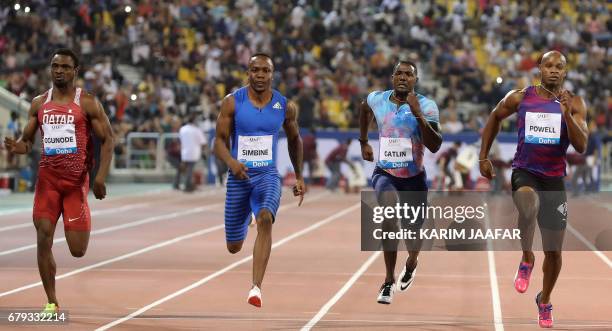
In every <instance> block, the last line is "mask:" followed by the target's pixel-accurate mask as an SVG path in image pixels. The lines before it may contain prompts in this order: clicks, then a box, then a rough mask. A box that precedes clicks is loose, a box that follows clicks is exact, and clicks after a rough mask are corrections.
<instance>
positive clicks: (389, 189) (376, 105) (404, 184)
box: [359, 61, 442, 304]
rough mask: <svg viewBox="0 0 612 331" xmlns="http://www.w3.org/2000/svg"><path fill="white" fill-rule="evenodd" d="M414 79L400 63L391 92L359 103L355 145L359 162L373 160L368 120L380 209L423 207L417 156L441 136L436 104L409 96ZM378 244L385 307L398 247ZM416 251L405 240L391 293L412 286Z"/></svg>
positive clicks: (411, 226) (414, 243) (391, 225)
mask: <svg viewBox="0 0 612 331" xmlns="http://www.w3.org/2000/svg"><path fill="white" fill-rule="evenodd" d="M417 81H418V76H417V67H416V65H415V64H414V63H413V62H410V61H400V62H399V63H397V65H396V66H395V68H394V70H393V75H392V76H391V82H392V85H393V90H388V91H374V92H372V93H370V94H369V95H368V98H367V100H364V101H363V102H362V103H361V109H360V114H359V128H360V138H359V142H360V143H361V155H362V157H363V159H364V160H367V161H374V153H373V151H372V147H371V146H370V144H369V143H368V127H369V125H370V122H371V121H372V117H375V118H376V123H377V124H378V135H379V143H380V144H379V145H380V148H379V153H378V155H379V156H378V162H377V163H376V168H375V169H374V174H373V175H372V186H374V190H375V191H376V197H377V199H378V203H379V205H381V206H395V205H396V204H397V203H402V204H408V205H410V206H420V205H425V206H426V205H427V182H426V174H425V168H424V166H423V154H424V152H425V147H426V148H427V149H429V150H430V151H431V152H432V153H435V152H436V151H438V149H440V145H441V144H442V135H441V134H440V120H439V111H438V106H437V105H436V103H435V102H434V101H433V100H431V99H429V98H427V97H425V96H423V95H421V94H418V93H415V92H414V86H415V85H416V83H417ZM408 192H410V193H408ZM424 221H425V220H424V219H422V218H419V219H418V220H414V222H413V223H404V222H402V228H407V229H408V230H410V231H415V232H418V231H419V229H420V228H421V226H422V225H423V223H424ZM396 223H397V222H396V220H395V219H393V220H387V221H385V222H383V223H382V227H383V231H392V232H393V231H396V230H397V224H396ZM382 244H383V250H384V257H385V267H386V271H387V272H386V277H385V282H384V283H383V285H382V286H381V287H380V291H379V293H378V299H377V301H378V303H381V304H390V303H391V301H392V299H393V293H394V291H395V287H396V286H395V262H396V260H397V247H398V244H399V243H398V242H397V241H393V240H383V243H382ZM420 248H421V241H420V240H411V241H407V242H406V249H407V250H408V251H409V254H410V255H409V257H408V259H407V260H406V263H405V264H404V268H403V269H402V272H401V273H400V275H399V281H398V284H397V289H398V290H400V291H405V290H407V289H408V288H409V287H410V285H412V282H413V280H414V275H415V271H416V267H417V257H418V255H419V250H420Z"/></svg>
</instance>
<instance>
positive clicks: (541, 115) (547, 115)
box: [537, 113, 550, 119]
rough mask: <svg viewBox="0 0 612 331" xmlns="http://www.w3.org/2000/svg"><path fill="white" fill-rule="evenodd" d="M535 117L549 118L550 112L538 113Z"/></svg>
mask: <svg viewBox="0 0 612 331" xmlns="http://www.w3.org/2000/svg"><path fill="white" fill-rule="evenodd" d="M537 118H538V119H544V118H550V114H547V113H539V114H538V115H537Z"/></svg>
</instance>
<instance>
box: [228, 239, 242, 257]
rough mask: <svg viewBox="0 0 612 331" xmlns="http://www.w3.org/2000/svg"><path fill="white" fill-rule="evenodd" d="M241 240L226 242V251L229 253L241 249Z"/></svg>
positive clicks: (234, 252)
mask: <svg viewBox="0 0 612 331" xmlns="http://www.w3.org/2000/svg"><path fill="white" fill-rule="evenodd" d="M242 243H243V242H242V241H240V242H231V243H230V242H228V243H227V251H228V252H230V253H231V254H236V253H238V252H240V250H241V249H242Z"/></svg>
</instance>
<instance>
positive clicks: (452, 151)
mask: <svg viewBox="0 0 612 331" xmlns="http://www.w3.org/2000/svg"><path fill="white" fill-rule="evenodd" d="M459 148H461V141H455V142H454V143H453V145H452V146H450V147H449V148H448V149H446V150H445V151H444V152H442V153H441V154H440V156H438V160H437V161H436V163H437V164H438V168H439V173H440V174H439V177H438V180H439V183H438V189H441V190H446V189H450V188H452V187H454V186H455V176H454V175H453V172H452V171H451V168H450V164H451V162H452V161H453V160H455V158H457V153H458V151H459ZM446 178H448V185H447V184H446V182H447V179H446Z"/></svg>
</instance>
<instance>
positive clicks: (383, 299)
mask: <svg viewBox="0 0 612 331" xmlns="http://www.w3.org/2000/svg"><path fill="white" fill-rule="evenodd" d="M393 292H395V284H394V283H384V284H383V285H382V286H381V287H380V290H379V292H378V299H377V301H378V303H381V304H383V305H388V304H391V301H393Z"/></svg>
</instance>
